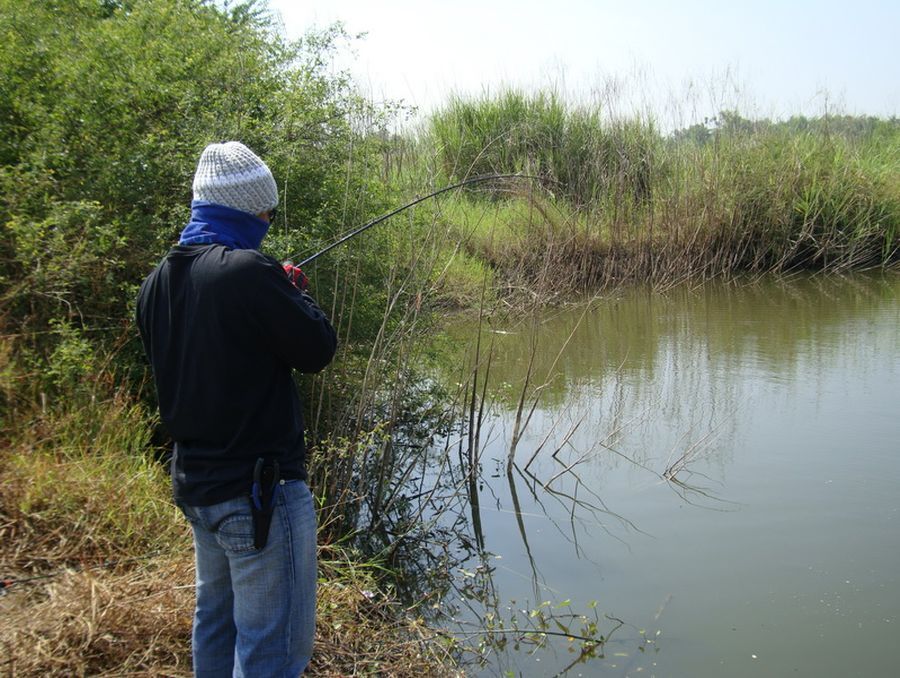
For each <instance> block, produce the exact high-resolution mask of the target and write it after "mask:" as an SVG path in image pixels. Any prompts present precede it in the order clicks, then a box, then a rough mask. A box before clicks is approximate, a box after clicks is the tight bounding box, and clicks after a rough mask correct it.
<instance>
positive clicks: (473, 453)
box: [408, 276, 900, 676]
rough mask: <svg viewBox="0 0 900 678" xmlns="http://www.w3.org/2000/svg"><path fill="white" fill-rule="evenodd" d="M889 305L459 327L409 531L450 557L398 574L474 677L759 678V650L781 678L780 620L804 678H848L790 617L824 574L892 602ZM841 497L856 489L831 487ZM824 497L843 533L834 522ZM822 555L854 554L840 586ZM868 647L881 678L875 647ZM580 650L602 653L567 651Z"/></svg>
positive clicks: (898, 464) (836, 302)
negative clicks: (430, 595)
mask: <svg viewBox="0 0 900 678" xmlns="http://www.w3.org/2000/svg"><path fill="white" fill-rule="evenodd" d="M898 291H900V284H898V278H896V277H888V278H881V277H865V276H857V277H853V278H804V279H795V280H791V281H783V280H782V281H768V282H756V283H753V284H749V285H742V286H735V285H706V286H704V287H701V288H679V289H674V290H670V291H669V292H667V293H666V294H664V295H660V294H654V293H651V292H649V291H644V290H633V291H630V292H628V293H624V294H622V295H621V296H619V297H617V298H614V299H601V300H598V301H596V302H595V303H593V304H592V305H591V307H590V309H589V310H588V311H587V312H585V309H584V308H576V309H570V310H563V311H555V312H552V313H550V314H547V315H544V316H540V317H539V318H537V319H535V318H523V319H518V320H512V319H503V320H500V319H494V320H492V321H491V322H490V323H484V324H483V325H482V326H481V328H480V330H479V328H478V327H477V326H473V325H471V324H469V325H461V326H459V327H457V328H455V329H454V343H456V344H457V345H459V346H466V347H468V348H467V352H465V353H461V354H460V355H457V356H456V357H455V360H454V364H455V365H457V366H458V369H457V371H456V372H451V373H448V375H447V376H446V377H445V379H446V381H447V382H448V383H453V382H456V383H459V384H462V386H461V388H460V395H459V402H460V405H461V409H462V410H463V411H464V413H465V416H464V417H463V421H462V422H461V423H460V424H459V426H458V427H457V428H455V429H454V431H453V433H451V434H450V435H448V436H446V437H445V438H442V439H441V444H440V445H438V446H437V447H435V448H434V449H433V450H432V453H431V456H430V457H429V462H428V467H427V468H425V467H423V469H422V476H423V477H425V476H429V477H430V480H434V478H435V474H438V475H440V476H441V482H437V483H435V484H434V486H435V487H440V488H441V489H436V490H433V491H432V492H431V493H430V494H429V495H428V501H427V509H426V510H421V509H420V510H419V512H418V514H417V515H418V516H420V517H422V518H428V519H429V520H431V521H432V523H431V525H432V526H433V527H434V528H435V534H440V535H443V536H442V537H441V538H440V540H439V541H440V544H439V548H438V549H436V550H435V549H434V546H435V545H434V544H429V545H427V548H425V547H424V546H425V545H422V546H423V548H421V551H423V552H424V551H429V550H430V553H431V555H426V554H425V553H422V552H417V553H415V554H408V555H409V557H413V558H416V559H419V561H421V562H422V568H421V572H422V573H423V577H424V580H427V581H429V582H430V583H429V586H433V587H436V589H437V590H438V591H439V593H438V594H437V595H434V601H435V602H434V605H436V606H437V607H436V608H435V614H436V615H438V616H443V619H444V623H445V625H446V626H447V628H448V629H451V630H453V629H455V632H456V633H457V634H458V637H459V638H465V639H469V640H471V639H472V638H477V639H479V640H480V641H481V648H480V649H481V651H482V652H483V657H484V658H486V661H487V663H486V664H485V665H484V669H483V672H484V675H500V674H502V672H503V671H513V672H514V673H516V674H518V673H519V672H521V673H522V675H554V674H555V673H559V672H562V673H566V672H569V673H568V674H567V675H577V674H578V671H579V670H582V669H583V670H584V674H585V675H636V674H638V673H640V672H641V671H647V672H652V671H656V672H657V673H658V675H696V676H705V675H708V676H712V675H724V674H727V675H735V676H737V675H745V674H746V675H752V674H753V673H752V672H753V671H758V670H759V669H758V667H756V666H754V664H753V662H754V661H756V660H755V659H753V657H751V655H756V656H757V657H759V656H763V655H762V654H761V652H763V650H759V648H760V647H762V648H765V654H766V655H768V657H769V658H771V659H772V660H775V659H776V658H777V659H778V661H779V662H780V663H778V662H776V663H774V664H772V665H771V666H769V668H768V669H767V671H766V672H767V673H768V674H769V675H776V674H781V673H786V672H791V671H793V669H794V668H796V666H795V664H797V662H796V661H794V654H792V652H791V650H790V648H788V647H783V646H782V643H781V638H782V636H783V627H779V628H782V632H781V635H779V634H778V633H775V634H773V633H772V632H771V631H770V630H769V629H770V628H772V623H771V621H768V622H767V621H760V620H765V619H772V618H774V619H779V618H787V619H790V620H792V621H791V622H790V628H791V630H792V633H794V635H795V637H794V641H795V642H796V643H797V644H798V646H802V647H804V648H806V650H807V651H808V652H810V653H813V654H815V658H811V657H809V656H805V655H804V659H803V662H802V663H801V664H800V666H801V668H808V669H809V672H807V675H835V676H837V675H844V673H841V672H840V671H845V672H846V670H851V672H852V670H853V669H854V667H855V665H848V664H847V663H842V661H843V660H839V659H836V658H835V657H834V656H830V655H829V647H830V644H829V643H827V642H826V643H824V644H823V645H822V647H818V646H817V645H816V642H817V641H816V637H814V635H813V634H812V633H811V632H809V633H807V631H806V630H805V629H806V628H807V626H806V625H808V624H809V623H810V619H811V618H810V617H809V614H811V613H810V612H809V610H806V609H801V608H800V607H798V606H796V605H793V604H792V603H791V602H790V601H791V600H797V599H798V595H799V593H798V592H799V591H802V592H804V593H803V595H802V596H800V597H801V598H802V599H804V600H806V599H807V598H808V597H809V596H810V595H813V596H814V595H816V594H815V593H810V591H816V590H818V589H817V588H816V587H823V586H831V585H832V584H831V582H830V581H828V578H829V577H830V576H831V575H830V573H831V572H832V571H833V570H834V569H840V568H844V570H843V571H846V572H854V573H857V572H858V573H861V574H860V576H862V577H863V578H868V581H869V584H871V586H879V587H882V590H883V591H884V592H886V593H885V595H887V596H888V597H889V599H891V600H894V602H895V603H897V602H898V601H900V585H898V582H897V580H896V575H895V574H889V573H896V571H898V570H900V555H898V554H900V543H898V542H900V540H898V536H897V535H898V534H900V531H898V530H896V529H894V530H893V531H890V530H889V529H888V528H889V525H888V526H886V525H885V523H884V516H890V519H889V521H888V522H889V524H893V525H894V527H895V528H896V519H897V505H896V496H897V494H898V493H897V492H896V490H897V489H898V488H897V481H896V478H900V449H898V447H900V446H898V440H900V424H898V417H897V416H896V402H897V395H898V393H897V383H898V381H897V377H898V375H900V332H898V331H897V330H898V329H900V305H898V302H897V293H898ZM476 337H480V344H478V348H477V351H476V342H475V341H474V338H476ZM563 348H564V350H561V349H563ZM892 403H893V404H892ZM844 416H847V417H848V418H849V421H852V433H850V432H848V431H847V430H845V427H842V426H841V425H840V423H839V421H838V419H839V418H840V417H844ZM512 441H515V444H512ZM848 446H852V449H853V457H852V461H853V466H852V467H849V466H848V464H849V463H850V461H849V460H850V459H851V458H850V457H848V455H847V453H846V450H847V449H848ZM511 450H512V455H510V451H511ZM849 478H852V479H854V481H855V482H856V483H857V484H858V485H859V486H860V487H853V486H851V485H850V484H849V483H841V482H839V481H838V480H835V479H849ZM890 478H893V480H890ZM838 485H840V487H839V488H838ZM861 489H862V494H859V491H860V490H861ZM837 492H840V495H837V494H833V493H837ZM838 496H839V497H840V498H841V500H842V501H843V502H848V501H849V502H850V505H852V506H857V507H858V508H857V509H856V510H855V512H853V513H852V514H851V515H848V514H847V513H846V512H845V513H841V514H835V513H834V511H833V505H834V501H835V499H836V498H837V497H838ZM890 502H893V505H891V504H890ZM870 504H871V506H870ZM874 516H881V517H882V520H881V524H880V525H879V526H876V525H873V524H871V521H873V519H874ZM859 520H865V521H867V522H866V523H865V524H866V528H865V530H861V529H860V527H859V524H858V522H856V521H859ZM890 520H893V521H894V522H893V523H890ZM879 527H880V528H881V529H879ZM819 534H823V535H828V536H829V537H833V535H835V534H838V535H840V538H841V539H843V540H844V541H845V542H846V543H850V542H853V543H854V544H855V545H856V547H857V549H858V550H859V553H855V554H854V555H855V557H856V560H855V561H854V562H855V563H856V564H854V562H848V561H847V556H846V553H844V551H843V550H842V548H841V547H840V546H833V545H832V544H831V543H829V542H822V541H821V540H820V539H817V538H814V535H819ZM800 544H803V545H805V546H804V547H805V548H806V550H799V549H800V546H799V545H800ZM435 552H437V553H440V554H441V555H440V557H434V556H433V554H434V553H435ZM773 553H777V554H779V558H781V559H784V560H785V561H786V563H787V565H781V564H779V563H780V561H779V560H773V559H772V558H771V554H773ZM806 554H809V555H808V556H807V555H806ZM863 554H864V555H863ZM873 559H874V560H873ZM807 560H809V561H810V564H806V561H807ZM807 567H809V568H811V569H806V568H807ZM810 573H812V574H810ZM866 573H868V574H866ZM891 577H893V579H891ZM848 580H849V579H848ZM841 581H843V579H842V580H841ZM436 582H439V583H436ZM870 590H871V589H861V591H863V593H865V594H866V595H868V592H869V591H870ZM863 593H860V594H859V595H863ZM826 594H828V592H825V593H822V596H823V598H822V599H823V600H826V599H829V598H827V595H826ZM567 599H571V602H570V603H568V604H565V605H563V603H565V602H566V600H567ZM594 601H596V605H594ZM713 601H716V602H713ZM876 616H877V615H876ZM870 617H872V615H870V614H868V611H866V614H862V613H861V614H860V615H858V623H860V624H862V623H863V622H864V621H865V622H866V624H871V623H873V622H872V619H870ZM883 618H889V617H883ZM815 619H819V618H818V617H815ZM451 620H452V621H451ZM820 621H821V620H820ZM454 623H455V624H456V626H455V627H454ZM754 623H758V624H759V626H753V624H754ZM591 624H593V626H591ZM604 624H605V625H604ZM585 625H586V626H585ZM748 625H749V626H748ZM576 626H577V627H578V628H584V629H586V631H585V633H584V634H581V633H578V632H577V630H576V629H575V627H576ZM775 626H779V625H778V624H775ZM732 627H733V628H735V629H739V628H740V629H742V631H741V633H740V634H739V633H738V631H730V629H731V628H732ZM613 629H615V632H614V633H613V634H612V637H610V632H611V631H612V630H613ZM822 629H823V630H822V631H819V633H821V635H822V636H823V637H825V638H832V639H833V638H836V637H837V636H838V635H839V634H846V633H848V630H847V629H846V628H844V627H842V626H840V625H838V626H833V625H825V626H823V627H822ZM554 630H555V631H554ZM551 631H554V633H552V634H551V633H550V632H551ZM868 631H869V635H868V636H866V640H865V642H864V643H863V644H864V645H865V646H866V647H868V648H869V653H868V657H867V659H866V662H867V663H866V666H867V667H868V668H869V669H870V670H871V671H872V672H875V673H877V672H878V670H879V669H880V667H886V666H888V657H887V653H886V652H885V651H884V650H883V648H879V646H878V641H880V640H884V641H885V642H887V636H885V635H884V633H883V629H882V628H881V627H877V626H876V627H875V628H874V630H873V629H872V628H871V627H868ZM592 632H594V633H596V637H597V638H600V637H602V639H603V640H604V641H605V643H604V644H602V645H600V646H590V645H589V644H587V643H585V642H584V641H583V640H582V639H579V638H577V636H582V637H583V638H587V637H589V636H590V634H591V633H592ZM542 633H544V634H546V635H541V634H542ZM657 633H661V634H662V636H661V637H658V635H657ZM555 634H558V635H555ZM667 638H670V639H669V640H668V642H666V639H667ZM570 639H572V640H570ZM748 642H749V643H752V644H755V647H756V648H757V650H756V651H755V652H751V651H749V649H748V647H746V644H747V643H748ZM885 646H887V645H885ZM539 648H540V649H539ZM660 648H663V651H662V652H658V650H659V649H660ZM710 652H712V654H713V655H716V656H718V657H719V658H718V659H717V660H716V661H715V662H714V661H713V660H712V659H710ZM717 653H718V654H717ZM832 654H833V653H832ZM704 657H705V659H704ZM586 660H590V661H591V665H590V668H586V667H582V665H581V664H580V663H579V662H583V661H586ZM573 662H574V663H573ZM792 662H793V663H792ZM723 667H727V668H723ZM813 668H815V669H816V671H818V673H814V672H813ZM800 675H803V671H802V670H801V671H800Z"/></svg>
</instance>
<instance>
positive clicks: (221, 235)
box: [178, 200, 269, 250]
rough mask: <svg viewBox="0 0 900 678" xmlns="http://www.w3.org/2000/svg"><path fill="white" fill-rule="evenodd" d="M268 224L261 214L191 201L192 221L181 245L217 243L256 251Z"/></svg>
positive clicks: (186, 227) (186, 229)
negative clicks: (256, 214)
mask: <svg viewBox="0 0 900 678" xmlns="http://www.w3.org/2000/svg"><path fill="white" fill-rule="evenodd" d="M268 230H269V224H268V223H267V222H266V221H265V220H264V219H260V218H259V217H257V216H255V215H253V214H248V213H247V212H242V211H240V210H236V209H234V208H232V207H225V206H224V205H217V204H215V203H212V202H206V201H204V200H194V201H193V202H191V220H190V222H189V223H188V225H187V226H185V227H184V230H183V231H182V232H181V238H180V239H179V240H178V244H179V245H208V244H211V243H216V244H218V245H225V246H226V247H230V248H232V249H236V250H257V249H259V246H260V244H262V239H263V238H264V237H265V235H266V232H267V231H268Z"/></svg>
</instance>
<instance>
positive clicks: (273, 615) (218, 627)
mask: <svg viewBox="0 0 900 678" xmlns="http://www.w3.org/2000/svg"><path fill="white" fill-rule="evenodd" d="M181 510H182V512H183V513H184V514H185V517H187V519H188V521H189V522H190V523H191V527H192V528H193V531H194V552H195V557H196V563H197V607H196V611H195V613H194V632H193V657H194V674H195V675H196V676H197V677H198V678H226V677H227V676H234V677H235V678H238V677H241V678H244V677H247V678H270V677H271V678H276V677H277V678H281V677H283V678H297V676H299V675H300V674H301V673H303V670H304V669H305V668H306V665H307V664H308V663H309V660H310V657H311V656H312V647H313V637H314V636H315V623H316V516H315V511H314V509H313V503H312V496H311V495H310V492H309V488H308V487H307V486H306V483H304V482H303V481H301V480H289V481H286V482H284V484H282V485H281V487H280V491H279V492H278V498H277V503H276V507H275V512H274V515H273V516H272V527H271V529H270V531H269V540H268V542H267V543H266V546H265V547H264V548H263V549H261V550H259V551H257V550H256V549H255V548H254V546H253V519H252V517H251V513H250V500H249V498H248V497H238V498H236V499H230V500H228V501H225V502H222V503H221V504H215V505H214V506H182V507H181Z"/></svg>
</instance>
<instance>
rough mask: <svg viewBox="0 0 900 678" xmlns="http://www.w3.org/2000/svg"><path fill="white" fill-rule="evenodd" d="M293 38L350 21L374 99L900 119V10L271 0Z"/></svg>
mask: <svg viewBox="0 0 900 678" xmlns="http://www.w3.org/2000/svg"><path fill="white" fill-rule="evenodd" d="M270 6H271V7H272V8H273V9H274V10H276V12H279V13H280V14H281V17H282V20H283V22H284V27H285V31H286V33H287V35H288V36H289V37H298V36H300V35H302V34H303V33H304V32H305V31H306V30H307V29H308V28H310V27H312V26H319V27H322V26H326V25H328V24H330V23H332V22H334V21H336V20H340V21H343V22H344V24H345V25H346V28H347V30H348V31H349V32H350V33H360V32H365V33H367V36H366V37H365V38H363V39H362V40H360V41H357V42H355V43H354V49H355V51H356V55H355V58H354V59H353V60H347V61H342V62H341V63H340V64H338V66H343V67H348V68H350V70H351V71H352V72H353V74H354V76H355V78H356V80H357V82H358V83H359V84H360V86H361V87H362V88H363V89H364V91H366V92H367V93H368V94H369V95H370V96H371V97H372V98H373V99H376V100H380V99H385V98H386V99H392V100H403V101H404V102H405V103H407V104H411V105H415V106H418V107H419V108H420V109H422V110H424V111H427V110H429V109H431V108H433V107H435V106H439V105H440V104H441V103H442V102H443V101H445V100H446V98H447V97H448V95H449V94H450V93H451V92H457V93H462V94H468V93H472V94H480V93H482V92H484V91H491V92H492V91H496V90H497V89H499V88H501V87H502V86H503V85H514V86H520V87H523V88H526V89H533V88H537V87H547V86H555V87H556V88H557V89H558V90H562V91H564V92H565V93H566V94H567V95H568V96H570V97H571V98H573V99H590V98H591V97H599V98H600V100H601V101H603V102H605V103H606V104H607V109H612V110H613V111H614V112H616V111H617V112H621V113H629V112H630V111H631V110H632V109H633V108H635V107H636V108H639V109H641V110H648V109H651V110H652V111H653V112H654V115H655V116H656V117H657V119H658V120H659V121H660V122H661V124H662V125H663V126H664V127H672V126H682V125H686V124H690V123H692V122H696V121H699V120H702V118H703V117H704V116H707V115H709V116H711V115H713V114H715V113H716V112H717V111H718V110H720V109H723V108H738V109H739V110H741V111H743V112H744V113H745V114H748V115H750V116H775V117H786V116H789V115H792V114H795V113H805V114H807V115H819V114H821V113H822V112H823V111H825V110H826V108H827V110H829V111H832V110H835V111H839V112H846V113H851V114H869V115H880V116H890V115H898V114H900V1H897V0H894V1H893V2H888V1H886V0H881V1H877V0H855V1H853V2H834V1H832V0H827V1H823V2H813V1H812V0H795V1H793V2H791V1H789V0H788V1H785V2H776V1H774V0H757V1H755V2H746V1H745V2H739V3H728V2H726V1H724V0H720V1H719V2H712V1H709V0H682V1H681V2H663V1H662V0H632V1H631V2H610V1H607V0H594V1H591V0H555V1H552V2H539V1H535V0H517V1H515V2H513V1H512V0H480V1H475V0H452V1H441V2H439V1H433V0H418V1H414V0H393V1H385V2H377V1H374V0H369V1H366V0H309V1H306V2H301V1H299V0H270Z"/></svg>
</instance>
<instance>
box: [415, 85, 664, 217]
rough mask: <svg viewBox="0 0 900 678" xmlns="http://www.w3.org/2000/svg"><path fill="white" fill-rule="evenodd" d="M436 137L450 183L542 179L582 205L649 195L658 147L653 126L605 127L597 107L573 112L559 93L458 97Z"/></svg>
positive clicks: (436, 122)
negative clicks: (479, 177) (478, 178)
mask: <svg viewBox="0 0 900 678" xmlns="http://www.w3.org/2000/svg"><path fill="white" fill-rule="evenodd" d="M431 133H432V134H433V135H434V137H435V139H436V145H437V147H438V148H439V153H440V159H441V164H442V167H443V170H444V172H445V173H446V174H447V176H449V177H453V178H458V177H463V176H468V175H471V174H487V173H490V172H501V173H512V172H524V173H526V174H533V175H538V176H540V177H542V178H543V179H544V180H545V184H546V185H547V186H548V188H550V190H552V191H554V192H559V193H561V194H562V195H565V196H566V197H568V198H569V199H570V200H572V201H573V202H575V203H576V204H579V205H584V204H587V203H589V202H590V201H592V200H594V199H596V198H598V197H599V196H602V195H605V194H607V193H610V192H612V193H620V194H627V195H628V196H629V197H630V198H632V199H634V200H645V199H646V198H648V197H649V190H650V181H651V176H652V174H651V172H652V169H653V162H652V154H653V150H654V145H655V143H656V142H657V141H658V137H657V135H656V134H655V133H654V130H653V127H652V125H650V124H648V123H645V122H643V121H640V120H633V121H618V122H615V123H609V124H605V123H604V122H603V120H602V117H601V112H600V110H599V109H597V108H594V107H572V106H569V105H567V104H566V103H565V102H564V101H563V100H562V99H561V98H560V97H559V96H558V95H557V94H556V93H554V92H549V93H543V92H541V93H538V94H534V95H526V94H524V93H522V92H519V91H516V90H507V91H505V92H503V93H502V94H500V95H499V96H496V97H493V98H491V97H483V98H481V99H475V100H470V99H462V98H458V97H457V98H453V99H451V100H450V102H449V103H448V104H447V105H446V106H445V107H444V108H443V109H442V110H440V111H438V112H437V113H436V114H435V115H434V116H433V117H432V119H431Z"/></svg>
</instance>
